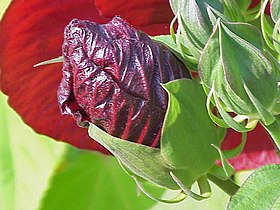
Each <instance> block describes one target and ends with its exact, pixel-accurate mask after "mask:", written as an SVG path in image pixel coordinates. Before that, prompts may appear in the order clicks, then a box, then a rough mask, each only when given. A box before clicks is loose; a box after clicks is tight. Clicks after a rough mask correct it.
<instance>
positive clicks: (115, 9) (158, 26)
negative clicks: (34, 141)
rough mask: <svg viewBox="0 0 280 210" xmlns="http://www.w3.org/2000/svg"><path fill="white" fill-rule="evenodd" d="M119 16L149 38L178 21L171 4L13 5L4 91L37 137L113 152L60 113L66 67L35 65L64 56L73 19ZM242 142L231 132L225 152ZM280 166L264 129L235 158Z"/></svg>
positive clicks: (162, 0)
mask: <svg viewBox="0 0 280 210" xmlns="http://www.w3.org/2000/svg"><path fill="white" fill-rule="evenodd" d="M115 15H119V16H120V17H122V18H124V19H126V20H127V21H128V22H130V23H131V24H132V25H134V26H135V27H136V28H137V29H140V30H143V31H144V32H146V33H147V34H149V35H160V34H168V33H169V24H170V21H171V19H172V18H173V14H172V11H171V9H170V7H169V2H168V1H167V0H147V1H146V0H134V1H131V2H127V1H124V0H115V1H109V0H105V1H104V0H96V1H90V0H81V1H71V0H61V1H51V0H45V1H42V0H30V1H21V0H14V1H12V3H11V5H10V6H9V8H8V10H7V11H6V13H5V15H4V17H3V19H2V21H1V23H0V28H1V33H0V59H1V62H0V69H1V78H0V84H1V91H3V92H4V93H5V94H6V95H8V96H9V99H8V102H9V104H10V106H11V107H13V108H14V109H15V110H16V112H17V113H18V114H19V115H20V116H21V117H22V119H23V120H24V122H25V123H26V124H28V125H29V126H31V127H32V128H33V129H34V130H35V131H36V132H37V133H40V134H44V135H47V136H50V137H52V138H53V139H56V140H59V141H64V142H68V143H70V144H72V145H74V146H76V147H78V148H81V149H89V150H97V151H100V152H102V153H108V152H107V150H105V149H104V148H103V147H102V146H101V145H99V144H98V143H96V142H95V141H93V140H91V139H90V138H89V137H88V134H87V130H86V129H83V128H80V127H78V126H77V125H76V122H75V120H73V118H72V117H71V116H69V115H63V116H62V115H61V114H60V111H59V107H58V105H57V98H56V92H57V88H58V86H59V83H60V81H61V78H62V73H61V69H62V63H57V64H52V65H45V66H40V67H37V68H34V67H33V65H34V64H37V63H39V62H41V61H45V60H48V59H52V58H55V57H59V56H60V55H61V54H62V52H61V45H62V43H63V31H64V27H65V26H66V25H67V24H68V23H69V22H70V21H71V20H72V19H74V18H77V19H85V20H90V21H94V22H97V23H106V22H108V21H109V20H110V19H111V18H112V17H113V16H115ZM240 141H241V135H240V134H238V133H236V132H234V131H232V130H229V131H228V134H227V138H226V140H225V142H224V144H223V149H230V148H233V147H234V146H236V145H238V144H239V143H240ZM279 162H280V160H279V158H278V156H277V154H276V152H275V147H274V145H273V143H272V141H271V139H270V137H269V135H268V134H267V133H266V132H265V131H264V129H263V128H262V127H261V126H258V127H257V128H256V129H255V130H254V131H253V132H250V133H249V134H248V140H247V143H246V145H245V149H244V151H243V153H242V154H241V155H239V156H238V157H236V158H234V159H232V160H231V163H232V164H233V166H234V167H235V168H236V169H237V170H244V169H253V168H256V167H259V166H261V165H265V164H269V163H279Z"/></svg>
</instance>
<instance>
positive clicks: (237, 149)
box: [223, 133, 247, 159]
mask: <svg viewBox="0 0 280 210" xmlns="http://www.w3.org/2000/svg"><path fill="white" fill-rule="evenodd" d="M246 139H247V133H242V140H241V143H240V144H239V145H238V146H236V147H235V148H233V149H230V150H223V153H224V156H225V158H226V159H230V158H234V157H236V156H237V155H239V154H240V153H241V152H242V151H243V149H244V146H245V143H246Z"/></svg>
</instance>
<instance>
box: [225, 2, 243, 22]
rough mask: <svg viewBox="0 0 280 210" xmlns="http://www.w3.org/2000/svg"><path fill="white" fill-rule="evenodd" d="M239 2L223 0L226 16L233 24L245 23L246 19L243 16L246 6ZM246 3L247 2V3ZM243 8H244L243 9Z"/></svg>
mask: <svg viewBox="0 0 280 210" xmlns="http://www.w3.org/2000/svg"><path fill="white" fill-rule="evenodd" d="M239 3H240V1H238V0H223V4H224V14H225V15H226V16H227V17H229V18H230V19H231V21H233V22H239V21H240V22H244V21H245V18H244V16H243V14H242V13H243V11H242V9H244V6H243V5H242V4H239ZM245 3H246V1H245ZM242 7H243V8H242Z"/></svg>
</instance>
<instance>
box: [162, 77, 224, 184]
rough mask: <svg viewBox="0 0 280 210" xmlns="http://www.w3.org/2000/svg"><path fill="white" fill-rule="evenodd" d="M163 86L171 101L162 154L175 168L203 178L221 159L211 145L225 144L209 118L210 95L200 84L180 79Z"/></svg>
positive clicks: (164, 128) (164, 130)
mask: <svg viewBox="0 0 280 210" xmlns="http://www.w3.org/2000/svg"><path fill="white" fill-rule="evenodd" d="M163 87H164V88H165V90H166V91H167V93H168V96H169V102H168V109H167V114H166V117H165V120H164V124H163V133H162V138H161V154H162V156H163V157H164V160H165V161H166V162H167V163H168V165H170V166H172V167H173V168H176V169H182V170H189V171H192V172H195V173H196V174H197V175H198V177H200V176H201V175H203V174H205V173H206V172H207V171H208V170H209V169H210V168H211V167H212V165H213V164H214V163H215V160H216V159H217V158H218V156H217V153H216V151H215V149H214V148H213V147H212V146H211V144H217V145H219V144H220V143H221V141H222V139H221V135H220V129H219V128H217V127H216V126H215V124H214V123H213V122H212V121H211V119H210V118H209V116H208V113H207V110H206V107H205V103H206V96H205V94H204V91H203V88H202V86H201V85H200V84H198V83H197V82H195V81H193V80H188V79H180V80H174V81H172V82H169V83H167V84H164V85H163ZM201 154H203V155H201ZM198 177H197V178H198Z"/></svg>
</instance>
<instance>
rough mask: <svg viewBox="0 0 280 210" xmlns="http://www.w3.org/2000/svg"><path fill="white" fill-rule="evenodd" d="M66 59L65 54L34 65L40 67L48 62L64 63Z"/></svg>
mask: <svg viewBox="0 0 280 210" xmlns="http://www.w3.org/2000/svg"><path fill="white" fill-rule="evenodd" d="M63 61H64V58H63V56H59V57H57V58H53V59H50V60H47V61H42V62H40V63H37V64H35V65H34V66H33V67H38V66H44V65H48V64H53V63H62V62H63Z"/></svg>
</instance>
